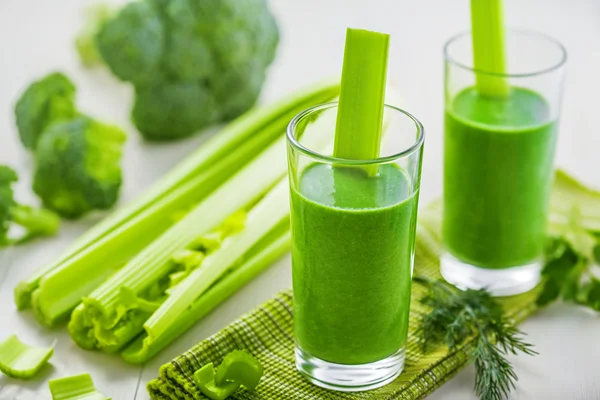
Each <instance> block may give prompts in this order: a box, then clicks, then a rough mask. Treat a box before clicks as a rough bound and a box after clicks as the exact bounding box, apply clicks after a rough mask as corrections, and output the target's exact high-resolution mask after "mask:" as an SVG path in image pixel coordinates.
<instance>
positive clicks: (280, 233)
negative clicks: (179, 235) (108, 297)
mask: <svg viewBox="0 0 600 400" xmlns="http://www.w3.org/2000/svg"><path fill="white" fill-rule="evenodd" d="M272 235H273V237H266V238H264V239H263V241H264V242H265V243H267V244H265V245H261V244H260V243H259V244H257V246H256V247H257V248H258V250H256V252H255V254H254V255H252V256H249V257H248V260H247V261H245V262H244V263H243V264H242V265H241V266H240V267H239V268H236V269H234V270H233V271H231V272H229V273H228V274H226V275H225V276H224V277H223V278H222V279H221V280H219V281H217V282H216V283H215V284H214V285H213V286H212V287H211V288H210V289H209V290H208V291H207V292H206V293H204V294H203V295H202V296H200V297H199V298H198V299H197V300H196V301H195V302H194V303H193V304H192V306H191V307H190V308H189V309H188V310H186V311H185V312H184V313H183V314H181V316H180V317H179V318H177V319H176V320H175V321H174V322H173V323H172V324H171V325H170V326H169V328H168V330H167V331H166V332H165V333H164V334H163V335H161V336H159V337H158V338H154V340H152V341H151V340H150V339H149V338H148V336H147V335H146V334H143V335H140V336H139V337H138V338H137V339H136V340H135V341H134V342H133V343H132V344H130V345H129V346H128V347H127V348H126V349H125V350H124V351H123V352H122V353H121V357H123V359H124V360H125V361H127V362H129V363H132V364H141V363H144V362H146V361H148V360H149V359H151V358H152V357H154V356H155V355H156V354H158V353H159V352H160V351H161V350H162V349H164V348H165V347H167V346H168V345H169V344H170V343H171V342H172V341H173V340H175V339H177V338H178V337H179V336H180V335H181V334H183V333H184V332H185V331H186V330H188V329H189V328H191V327H192V326H193V325H194V324H195V323H196V322H197V321H198V320H200V319H201V318H203V317H204V316H205V315H207V314H208V313H209V312H211V311H212V310H213V309H214V308H216V307H217V306H218V305H219V304H221V303H222V302H223V301H225V300H226V299H227V298H229V297H230V296H232V295H233V294H234V293H236V292H237V291H238V290H239V289H240V288H241V287H242V286H244V285H245V284H246V283H248V282H249V281H251V280H252V279H254V277H255V276H256V275H258V274H260V273H261V272H262V271H264V270H265V269H266V268H267V267H269V265H271V264H272V263H273V262H274V261H275V260H277V259H278V258H280V257H281V256H283V255H284V254H285V253H286V252H287V251H288V250H289V246H290V232H289V223H287V222H286V223H285V224H283V225H282V226H281V227H280V228H279V229H276V230H275V231H274V232H273V233H272Z"/></svg>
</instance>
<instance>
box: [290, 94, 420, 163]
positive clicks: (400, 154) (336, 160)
mask: <svg viewBox="0 0 600 400" xmlns="http://www.w3.org/2000/svg"><path fill="white" fill-rule="evenodd" d="M338 103H339V102H338V101H332V102H328V103H322V104H317V105H315V106H312V107H309V108H307V109H305V110H304V111H301V112H300V113H298V114H297V115H296V116H295V117H294V118H292V120H291V121H290V123H289V124H288V126H287V128H286V137H287V142H288V143H289V144H290V145H291V146H292V147H294V148H295V149H296V150H298V151H300V152H301V153H303V154H304V155H306V156H309V157H311V158H313V159H317V160H319V161H324V162H327V163H330V164H335V163H338V164H344V165H373V164H385V163H389V162H393V161H396V160H398V159H399V158H403V157H406V156H410V155H412V154H413V153H415V152H416V151H417V150H418V149H420V148H421V147H422V146H423V142H424V141H425V128H424V127H423V124H421V121H419V120H418V119H417V118H415V117H414V116H413V115H412V114H411V113H409V112H408V111H405V110H403V109H401V108H399V107H396V106H392V105H390V104H384V107H385V108H386V109H390V110H393V111H396V112H400V113H401V114H403V115H404V116H405V117H408V118H409V119H410V120H411V121H412V122H413V123H414V125H415V128H416V133H417V138H416V140H415V141H414V142H413V143H412V144H411V145H410V146H409V147H408V148H406V149H404V150H402V151H400V152H398V153H394V154H391V155H389V156H383V157H377V158H373V159H369V160H359V159H351V158H340V157H333V156H326V155H324V154H321V153H318V152H316V151H314V150H312V149H309V148H308V147H306V146H304V145H303V144H301V143H300V142H299V141H298V139H297V138H296V135H294V131H295V130H296V127H297V126H298V124H299V123H300V121H302V120H303V119H304V118H306V117H308V116H310V115H311V114H313V113H315V112H318V111H322V110H327V109H331V108H334V107H338Z"/></svg>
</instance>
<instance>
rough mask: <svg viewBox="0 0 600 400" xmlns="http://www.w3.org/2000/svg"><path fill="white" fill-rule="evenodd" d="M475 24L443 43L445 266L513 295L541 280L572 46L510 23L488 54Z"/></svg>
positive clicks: (454, 279)
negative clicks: (495, 52) (496, 50)
mask: <svg viewBox="0 0 600 400" xmlns="http://www.w3.org/2000/svg"><path fill="white" fill-rule="evenodd" d="M486 26H487V27H489V26H490V24H488V25H486ZM473 28H474V31H473V33H471V32H467V33H464V34H460V35H458V36H455V37H454V38H452V39H451V40H450V41H449V42H448V43H447V44H446V46H445V134H444V214H443V229H442V236H443V241H444V245H445V251H446V253H445V255H444V256H443V257H442V260H441V272H442V275H443V276H444V278H445V279H446V280H447V281H449V282H451V283H453V284H455V285H456V286H457V287H460V288H471V289H479V288H486V289H488V290H489V291H491V292H492V293H493V294H494V295H498V296H504V295H513V294H517V293H522V292H525V291H528V290H530V289H532V288H533V287H535V286H536V285H537V284H538V282H539V280H540V270H541V256H542V251H543V246H544V243H545V239H546V218H547V214H548V212H547V211H548V205H549V195H550V188H551V185H552V179H553V176H554V174H553V160H554V153H555V147H556V142H557V128H558V118H559V112H560V101H561V90H562V82H563V76H564V65H565V61H566V52H565V50H564V48H563V46H561V45H560V43H558V42H557V41H555V40H554V39H552V38H550V37H547V36H545V35H542V34H538V33H534V32H529V31H510V30H509V31H506V32H505V34H504V33H502V35H503V36H504V39H503V42H502V43H491V44H490V46H492V47H493V46H496V45H497V46H502V47H503V49H502V51H501V55H502V57H501V58H496V59H492V60H491V62H490V63H488V64H486V63H485V62H482V60H481V59H478V58H477V56H478V55H479V56H482V57H485V56H486V54H483V53H485V51H489V50H490V47H489V46H488V47H487V50H486V47H485V44H484V46H483V47H482V43H478V40H480V39H481V35H483V34H482V33H481V32H477V31H476V29H478V27H477V26H476V25H475V24H474V25H473ZM484 33H485V32H484ZM477 35H479V36H477ZM491 38H492V39H494V40H496V39H498V38H501V35H500V33H498V34H496V35H495V36H494V35H493V37H491ZM488 39H490V38H488ZM477 46H480V47H481V48H480V49H479V50H481V51H480V54H477V52H478V49H477ZM487 56H489V54H488V55H487ZM494 68H498V69H494Z"/></svg>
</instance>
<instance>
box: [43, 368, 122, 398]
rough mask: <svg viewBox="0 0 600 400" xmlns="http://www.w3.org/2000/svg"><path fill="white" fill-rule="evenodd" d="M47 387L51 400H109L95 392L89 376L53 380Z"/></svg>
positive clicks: (82, 375)
mask: <svg viewBox="0 0 600 400" xmlns="http://www.w3.org/2000/svg"><path fill="white" fill-rule="evenodd" d="M48 386H49V387H50V394H51V395H52V400H111V399H110V397H106V396H104V395H103V394H102V393H100V392H98V391H97V390H96V388H95V387H94V382H93V381H92V377H91V376H90V374H81V375H75V376H69V377H66V378H60V379H54V380H51V381H49V382H48Z"/></svg>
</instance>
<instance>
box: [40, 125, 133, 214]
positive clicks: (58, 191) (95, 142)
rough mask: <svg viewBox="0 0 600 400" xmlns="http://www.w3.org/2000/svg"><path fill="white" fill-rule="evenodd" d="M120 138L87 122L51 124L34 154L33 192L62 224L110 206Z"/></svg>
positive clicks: (114, 195)
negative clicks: (60, 216) (67, 220)
mask: <svg viewBox="0 0 600 400" xmlns="http://www.w3.org/2000/svg"><path fill="white" fill-rule="evenodd" d="M125 138H126V136H125V133H124V132H123V131H122V130H121V129H119V128H117V127H115V126H112V125H106V124H103V123H101V122H98V121H96V120H93V119H92V118H89V117H86V116H79V117H76V118H74V119H72V120H70V121H64V122H60V123H54V124H52V125H51V126H50V127H49V128H48V129H47V130H46V131H45V132H44V134H43V135H42V136H41V137H40V140H39V142H38V146H37V148H36V152H35V160H36V166H35V173H34V180H33V190H34V192H35V193H36V194H37V195H38V196H39V197H40V198H41V199H42V201H43V203H44V205H45V206H46V207H47V208H49V209H51V210H53V211H56V212H57V213H59V214H60V215H62V216H64V217H66V218H77V217H80V216H81V215H83V214H85V213H86V212H88V211H91V210H93V209H107V208H110V207H111V206H113V205H114V204H115V202H116V201H117V198H118V195H119V189H120V187H121V179H122V178H121V168H120V160H121V155H122V149H123V144H124V142H125Z"/></svg>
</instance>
